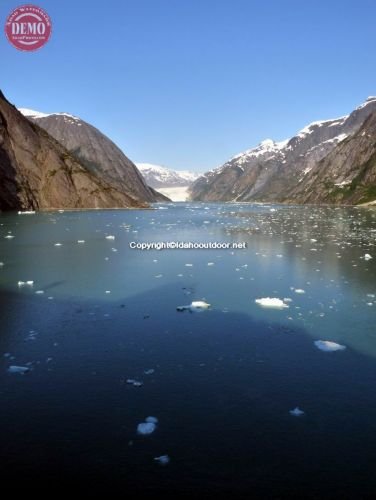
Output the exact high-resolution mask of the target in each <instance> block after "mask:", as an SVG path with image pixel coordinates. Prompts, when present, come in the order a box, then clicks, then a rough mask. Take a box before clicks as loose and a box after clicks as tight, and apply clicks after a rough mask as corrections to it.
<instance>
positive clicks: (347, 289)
mask: <svg viewBox="0 0 376 500" xmlns="http://www.w3.org/2000/svg"><path fill="white" fill-rule="evenodd" d="M155 208H156V210H147V211H138V210H135V211H90V212H85V211H82V212H69V211H68V212H63V213H60V212H48V213H41V214H36V215H22V216H20V215H17V214H14V213H12V214H3V215H1V216H0V262H1V263H3V265H0V300H1V302H0V308H1V309H0V314H1V316H0V317H1V319H0V330H1V332H0V401H1V413H0V440H1V447H0V470H1V477H2V478H3V479H4V478H6V479H7V481H9V482H11V484H13V486H14V491H16V489H17V488H18V487H20V486H22V487H23V488H26V489H28V488H31V487H32V486H35V485H36V484H38V485H43V486H47V487H50V486H53V487H63V486H68V485H70V484H73V483H74V484H75V485H76V486H75V487H76V488H78V490H80V489H81V490H82V491H84V492H89V493H90V492H97V491H99V489H101V488H103V489H107V491H109V490H108V488H110V489H111V488H114V487H115V486H117V487H120V488H122V491H124V493H126V492H138V493H143V492H147V491H150V492H163V493H173V494H174V495H176V496H179V495H180V496H181V495H182V494H184V493H185V494H187V495H188V496H189V495H190V494H192V493H197V494H198V493H200V494H201V495H204V494H207V495H210V494H217V495H218V494H221V493H222V494H227V495H230V494H232V495H237V496H247V497H248V498H250V495H253V497H261V498H262V497H264V498H282V497H283V498H284V497H290V498H291V497H294V495H295V496H301V497H305V498H335V497H336V496H338V495H340V496H341V497H342V498H367V497H371V496H373V495H374V494H376V475H375V465H376V452H375V450H376V389H375V387H376V321H375V311H376V250H375V242H376V211H375V210H372V209H360V208H359V209H358V208H325V207H323V208H313V207H287V206H272V205H250V204H225V205H224V204H195V203H192V204H184V203H175V204H171V205H167V204H165V205H164V204H159V205H156V207H155ZM9 235H10V236H14V237H13V238H6V236H9ZM106 236H114V237H115V238H114V239H107V238H106ZM78 240H84V243H78ZM132 241H136V242H137V241H138V242H150V241H192V242H208V241H218V242H222V241H228V242H233V241H234V242H243V241H245V242H247V245H248V247H247V249H245V250H163V251H157V250H152V251H140V250H131V249H130V248H129V243H130V242H132ZM57 243H59V244H60V245H56V244H57ZM366 254H369V255H370V256H372V257H373V258H372V259H367V258H364V256H365V255H366ZM30 280H32V281H33V282H34V284H33V286H29V285H24V286H19V285H18V282H19V281H24V282H26V281H30ZM296 290H298V292H299V291H301V293H297V292H296ZM303 292H304V293H303ZM264 297H275V298H280V299H289V300H287V301H285V303H286V304H287V305H288V306H289V307H288V308H284V309H281V310H275V309H265V308H262V307H260V306H259V305H257V304H256V303H255V299H258V298H264ZM192 300H206V301H207V302H209V303H210V304H212V308H211V309H210V310H208V311H205V312H203V313H189V312H184V313H181V312H177V311H176V307H177V306H180V305H185V304H190V302H191V301H192ZM319 339H321V340H332V341H334V342H337V343H340V344H342V345H345V346H346V349H345V350H342V351H337V352H323V351H320V350H319V349H317V348H316V347H315V345H314V341H315V340H319ZM11 365H17V366H26V367H28V368H29V371H28V372H27V373H25V374H24V375H21V374H18V373H9V371H8V368H9V366H11ZM145 372H146V373H145ZM127 379H134V380H137V381H140V382H142V384H143V385H141V386H140V387H136V386H134V385H132V384H129V383H127ZM297 406H298V407H299V408H300V409H302V410H303V411H304V412H305V413H304V415H303V416H301V417H294V416H291V415H290V413H289V411H290V410H292V409H294V408H295V407H297ZM148 416H154V417H156V418H157V419H158V425H157V428H156V430H155V432H154V433H152V434H151V435H149V436H140V435H138V434H137V425H138V424H139V423H140V422H142V421H144V420H145V418H146V417H148ZM161 455H168V456H169V457H170V463H169V464H168V465H166V466H161V465H160V464H159V463H158V462H157V461H155V460H154V458H155V457H159V456H161ZM77 482H79V483H78V484H77ZM78 490H77V489H76V490H75V491H78Z"/></svg>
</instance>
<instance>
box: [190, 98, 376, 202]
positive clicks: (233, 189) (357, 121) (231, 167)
mask: <svg viewBox="0 0 376 500" xmlns="http://www.w3.org/2000/svg"><path fill="white" fill-rule="evenodd" d="M373 113H376V97H373V96H370V97H369V98H367V100H366V101H365V102H364V103H363V104H361V105H360V106H358V107H357V108H356V109H355V110H354V111H353V112H351V113H350V114H349V115H345V116H342V117H339V118H333V119H329V120H321V121H315V122H311V123H310V124H308V125H307V126H305V127H304V128H303V129H301V130H300V131H299V132H297V134H295V136H293V137H292V138H290V139H287V140H285V141H281V142H278V143H276V142H274V141H272V140H270V139H268V140H265V141H262V142H261V143H260V144H259V145H257V146H256V147H254V148H251V149H249V150H246V151H245V152H243V153H240V154H238V155H235V156H233V157H232V158H231V159H230V160H228V161H227V162H226V163H224V164H223V165H221V166H220V167H217V168H216V169H213V170H211V171H209V172H207V173H205V174H204V175H202V176H201V177H199V178H198V179H197V180H196V181H195V182H194V183H193V184H192V185H191V186H190V188H189V195H190V199H192V200H194V201H200V200H201V201H266V202H289V203H294V202H296V203H302V202H303V200H304V199H306V198H307V197H306V196H305V195H303V194H302V193H303V191H304V190H302V189H301V188H302V187H303V186H304V183H305V181H304V177H305V176H306V175H307V174H308V173H309V172H310V171H311V170H312V169H314V168H315V167H316V166H317V165H318V164H319V163H320V162H321V161H322V160H323V159H324V158H325V157H327V156H328V155H329V153H331V152H332V151H333V150H335V149H336V148H337V147H339V145H340V144H341V143H342V142H343V141H345V140H346V139H347V138H348V137H351V136H353V135H354V134H356V133H357V131H358V130H359V129H360V128H361V127H362V126H363V124H364V123H365V121H366V120H367V118H368V116H369V115H370V114H373ZM331 158H332V161H333V157H331ZM325 168H326V169H328V168H329V169H330V165H328V164H325ZM316 174H317V175H318V177H319V174H318V173H317V172H316ZM339 174H340V173H339V172H338V168H336V175H339ZM307 179H308V178H307ZM332 180H333V182H332V184H333V185H335V184H336V180H337V179H336V178H334V177H333V179H332ZM299 184H301V186H300V187H299V189H298V185H299ZM319 184H320V183H318V184H317V185H316V184H315V185H314V184H312V183H311V184H310V187H311V189H316V187H318V186H319ZM322 189H323V186H322V185H320V190H321V194H320V195H319V196H316V197H315V198H314V199H315V202H316V203H320V202H321V201H320V200H324V199H327V197H326V193H325V192H324V191H323V190H322ZM330 199H331V200H332V201H333V197H332V198H330ZM351 199H352V201H353V202H355V201H356V199H357V197H356V196H352V197H351ZM335 200H336V201H335V202H336V203H342V202H344V203H346V202H350V201H349V200H350V198H348V199H346V200H345V199H341V197H337V198H335ZM341 200H342V201H341Z"/></svg>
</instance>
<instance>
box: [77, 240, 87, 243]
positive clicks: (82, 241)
mask: <svg viewBox="0 0 376 500" xmlns="http://www.w3.org/2000/svg"><path fill="white" fill-rule="evenodd" d="M77 243H85V240H77Z"/></svg>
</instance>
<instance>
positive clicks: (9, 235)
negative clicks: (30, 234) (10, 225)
mask: <svg viewBox="0 0 376 500" xmlns="http://www.w3.org/2000/svg"><path fill="white" fill-rule="evenodd" d="M4 238H5V239H6V240H11V239H12V238H14V236H13V234H7V235H6V236H4Z"/></svg>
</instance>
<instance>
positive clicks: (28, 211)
mask: <svg viewBox="0 0 376 500" xmlns="http://www.w3.org/2000/svg"><path fill="white" fill-rule="evenodd" d="M32 214H35V210H24V211H21V210H19V211H18V215H32Z"/></svg>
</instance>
